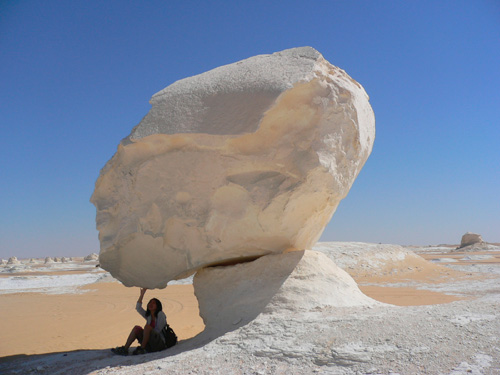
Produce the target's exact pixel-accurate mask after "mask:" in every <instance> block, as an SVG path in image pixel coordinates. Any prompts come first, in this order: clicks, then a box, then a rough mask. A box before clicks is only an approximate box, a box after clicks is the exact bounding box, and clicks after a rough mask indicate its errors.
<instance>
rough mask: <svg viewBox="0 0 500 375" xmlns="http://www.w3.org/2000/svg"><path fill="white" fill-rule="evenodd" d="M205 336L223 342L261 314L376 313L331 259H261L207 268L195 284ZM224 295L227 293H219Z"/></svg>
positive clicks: (292, 255) (297, 254)
mask: <svg viewBox="0 0 500 375" xmlns="http://www.w3.org/2000/svg"><path fill="white" fill-rule="evenodd" d="M193 284H194V291H195V294H196V298H197V299H198V303H199V308H200V316H201V317H202V319H203V322H204V323H205V327H206V328H205V332H204V334H208V335H211V336H213V337H217V336H221V335H222V334H224V333H225V332H228V331H232V330H234V329H236V328H238V327H240V326H243V325H246V324H247V323H249V322H250V321H252V320H253V319H255V318H256V317H257V316H258V315H259V314H261V313H267V314H277V313H282V312H285V311H288V313H287V314H286V315H287V316H293V315H294V313H297V312H300V311H314V310H317V309H323V308H327V307H354V306H357V307H359V306H366V307H373V306H377V305H383V304H382V303H380V302H378V301H375V300H374V299H371V298H370V297H367V296H366V295H364V294H363V293H362V292H361V291H360V290H359V288H358V286H357V284H356V282H355V281H354V279H353V278H352V277H351V276H349V274H348V273H347V272H345V271H344V270H342V269H341V268H339V267H338V266H337V265H336V264H335V263H334V262H333V261H332V260H331V259H329V258H328V256H327V255H325V254H323V253H320V252H317V251H311V250H305V251H293V252H289V253H285V254H274V255H267V256H263V257H261V258H259V259H257V260H255V261H253V262H247V263H241V264H237V265H234V266H231V267H209V268H204V269H203V270H201V271H198V272H197V273H196V275H195V277H194V279H193ZM221 291H223V292H221Z"/></svg>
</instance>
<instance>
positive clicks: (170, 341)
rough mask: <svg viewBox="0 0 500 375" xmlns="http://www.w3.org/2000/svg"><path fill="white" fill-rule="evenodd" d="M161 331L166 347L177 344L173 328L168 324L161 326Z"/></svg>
mask: <svg viewBox="0 0 500 375" xmlns="http://www.w3.org/2000/svg"><path fill="white" fill-rule="evenodd" d="M161 333H162V334H163V337H164V338H165V346H166V347H167V348H171V347H172V346H174V345H175V344H177V335H176V334H175V332H174V330H173V329H172V328H170V326H169V325H168V324H167V325H166V326H165V327H163V329H162V330H161Z"/></svg>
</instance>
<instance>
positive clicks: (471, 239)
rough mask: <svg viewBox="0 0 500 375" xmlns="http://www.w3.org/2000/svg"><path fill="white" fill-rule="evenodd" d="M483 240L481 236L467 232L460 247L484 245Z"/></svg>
mask: <svg viewBox="0 0 500 375" xmlns="http://www.w3.org/2000/svg"><path fill="white" fill-rule="evenodd" d="M483 242H484V241H483V238H482V237H481V235H480V234H477V233H471V232H467V233H465V234H464V235H463V236H462V241H460V247H466V246H470V245H474V244H482V243H483Z"/></svg>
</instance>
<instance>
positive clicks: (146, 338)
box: [141, 324, 153, 349]
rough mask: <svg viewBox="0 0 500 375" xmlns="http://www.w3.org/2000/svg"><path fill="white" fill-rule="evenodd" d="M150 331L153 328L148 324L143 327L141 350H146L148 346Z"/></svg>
mask: <svg viewBox="0 0 500 375" xmlns="http://www.w3.org/2000/svg"><path fill="white" fill-rule="evenodd" d="M152 330H153V327H151V326H150V325H149V324H146V325H145V326H144V336H143V337H142V343H141V348H143V349H146V345H147V344H148V341H149V336H150V335H151V331H152Z"/></svg>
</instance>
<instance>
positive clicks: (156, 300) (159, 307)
mask: <svg viewBox="0 0 500 375" xmlns="http://www.w3.org/2000/svg"><path fill="white" fill-rule="evenodd" d="M153 300H154V301H155V302H156V312H155V318H158V313H159V312H160V311H162V310H163V306H162V305H161V302H160V300H159V299H158V298H151V299H150V300H149V302H151V301H153ZM149 302H148V305H149ZM150 315H151V311H149V308H148V309H147V310H146V318H147V317H148V316H150Z"/></svg>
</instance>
